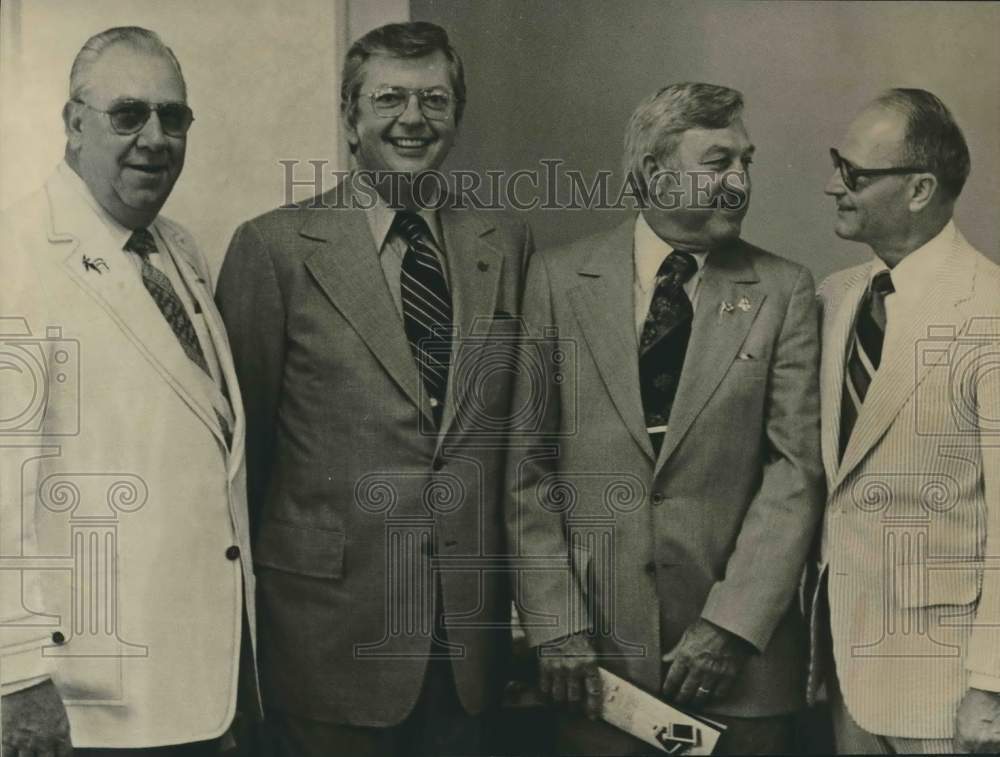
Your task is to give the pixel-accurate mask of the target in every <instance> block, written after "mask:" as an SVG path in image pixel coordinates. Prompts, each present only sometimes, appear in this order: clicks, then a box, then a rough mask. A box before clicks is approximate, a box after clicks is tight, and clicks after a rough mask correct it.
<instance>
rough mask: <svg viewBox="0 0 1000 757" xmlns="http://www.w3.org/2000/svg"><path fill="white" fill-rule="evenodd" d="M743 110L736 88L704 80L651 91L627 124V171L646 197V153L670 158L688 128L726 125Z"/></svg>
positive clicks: (625, 166) (720, 127)
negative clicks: (644, 166)
mask: <svg viewBox="0 0 1000 757" xmlns="http://www.w3.org/2000/svg"><path fill="white" fill-rule="evenodd" d="M742 112H743V95H742V94H740V93H739V92H737V91H736V90H735V89H730V88H729V87H721V86H718V85H716V84H704V83H701V82H680V83H677V84H671V85H669V86H666V87H664V88H663V89H661V90H659V91H658V92H656V93H654V94H652V95H650V96H649V97H647V98H646V99H645V100H643V101H642V102H641V103H639V107H638V108H636V109H635V112H634V113H633V114H632V117H631V118H630V119H629V122H628V126H627V127H626V128H625V156H624V158H623V160H622V164H623V168H624V169H625V175H626V177H628V176H629V175H631V176H632V178H633V179H634V180H635V182H636V185H637V186H638V188H639V190H640V192H641V193H642V196H643V198H646V197H647V196H648V192H649V188H648V187H647V186H646V179H645V177H644V176H643V173H642V163H643V159H644V158H645V157H646V155H653V156H655V157H656V158H658V159H660V160H666V159H667V158H669V157H671V156H672V155H673V152H674V150H675V149H676V147H677V143H678V142H679V141H680V136H681V134H682V133H683V132H685V131H687V130H688V129H724V128H726V127H727V126H729V125H730V124H732V123H733V121H735V120H736V119H737V118H739V117H740V115H741V114H742Z"/></svg>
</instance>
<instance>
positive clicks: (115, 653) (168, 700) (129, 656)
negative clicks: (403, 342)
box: [0, 175, 254, 747]
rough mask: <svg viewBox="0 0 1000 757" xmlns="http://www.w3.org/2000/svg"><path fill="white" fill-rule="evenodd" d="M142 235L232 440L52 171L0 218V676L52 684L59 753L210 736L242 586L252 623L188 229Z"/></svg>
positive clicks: (136, 289) (119, 255)
mask: <svg viewBox="0 0 1000 757" xmlns="http://www.w3.org/2000/svg"><path fill="white" fill-rule="evenodd" d="M155 224H156V227H157V228H158V229H159V231H160V233H161V235H162V237H163V238H164V239H165V240H166V243H167V247H168V249H167V250H161V252H162V253H164V254H169V255H170V256H171V257H172V258H173V262H174V264H175V265H176V267H177V270H178V271H179V273H180V275H181V277H182V278H183V280H184V283H185V284H186V286H187V288H188V289H189V291H190V293H191V295H192V298H193V299H194V301H195V302H197V305H198V307H199V308H200V309H201V311H202V313H203V314H204V317H205V322H206V324H207V327H208V331H209V333H210V335H211V339H212V344H213V347H214V351H215V353H216V354H217V355H218V359H219V363H220V367H221V370H222V374H223V376H224V377H225V382H226V386H227V389H228V394H229V397H230V398H231V408H232V413H233V417H234V421H235V422H234V427H233V431H234V434H233V442H232V447H231V448H227V445H226V442H225V439H224V437H223V434H222V430H221V428H220V426H219V422H218V419H217V417H216V414H215V412H214V410H213V400H217V399H218V398H217V397H215V396H214V395H215V393H217V392H219V391H220V390H219V388H218V386H217V385H216V384H215V383H214V382H212V381H211V380H210V379H208V377H207V376H206V374H205V373H204V372H203V371H202V370H201V369H200V368H198V367H197V366H196V365H195V364H194V363H193V362H192V361H191V360H190V359H189V358H188V357H187V356H186V355H185V353H184V351H183V349H182V348H181V346H180V343H179V342H178V340H177V338H176V337H175V336H174V334H173V332H172V331H171V329H170V327H169V325H168V324H167V322H166V320H165V319H164V317H163V315H162V313H161V312H160V310H159V309H158V308H157V306H156V304H155V303H154V302H153V300H152V298H151V297H150V296H149V294H148V292H147V291H146V290H145V288H144V287H143V285H142V282H141V280H140V278H139V275H138V273H137V271H136V269H135V267H134V265H133V264H132V262H131V261H130V260H129V259H128V258H127V257H126V254H125V253H124V252H122V251H121V250H120V249H116V248H115V245H114V244H112V243H111V242H110V234H109V232H108V229H107V226H106V225H105V224H104V222H103V221H102V220H101V219H100V217H99V216H98V215H97V214H96V213H95V212H94V210H93V209H92V208H90V207H89V206H88V205H87V204H86V202H85V201H84V199H83V198H82V197H81V196H79V195H78V194H76V193H75V190H74V188H73V187H72V186H71V185H69V184H68V183H67V182H66V180H65V177H61V176H58V175H57V176H56V177H54V178H53V179H51V180H50V181H49V182H48V183H47V184H46V186H45V188H44V189H43V190H42V191H40V192H39V193H37V194H35V195H33V196H31V197H29V198H28V199H27V200H25V201H23V202H22V203H20V204H18V205H16V206H15V207H13V208H11V209H10V210H9V211H7V212H6V213H5V214H4V215H3V217H2V226H0V228H2V232H0V233H2V243H0V256H2V268H3V271H4V275H3V279H2V284H0V314H2V315H3V316H4V319H5V320H4V322H3V323H4V325H5V333H4V352H5V357H6V365H7V366H8V367H11V368H12V370H9V371H3V373H2V378H3V381H4V384H3V388H2V389H0V397H2V399H0V403H2V407H3V411H4V412H2V413H0V416H2V417H3V419H4V428H3V433H2V439H3V444H4V445H5V447H6V448H5V450H4V453H3V469H2V474H3V484H2V497H3V499H2V508H3V509H2V516H3V520H2V523H0V531H2V533H0V537H2V545H3V553H2V557H3V558H4V563H3V565H4V568H5V570H3V571H0V581H2V582H3V585H2V589H3V590H2V592H0V596H2V602H3V605H2V608H3V609H2V610H0V616H2V618H3V621H4V628H3V629H2V630H0V633H2V641H3V652H4V653H5V659H4V662H3V664H2V667H3V676H4V681H3V682H4V683H6V684H9V685H14V684H16V682H17V681H18V680H25V679H28V678H31V677H32V676H37V675H43V674H46V673H48V674H51V676H52V677H53V679H54V681H55V683H56V685H57V686H58V688H59V691H60V693H61V695H62V697H63V699H64V700H65V702H66V704H67V710H68V712H69V718H70V724H71V727H72V735H73V743H74V745H76V746H83V747H86V746H103V747H140V746H157V745H162V744H171V743H180V742H189V741H198V740H202V739H209V738H212V737H215V736H219V735H220V734H221V733H222V732H223V731H225V729H226V728H227V727H228V725H229V723H230V721H231V720H232V718H233V714H234V711H235V706H236V690H237V674H238V667H239V659H240V637H241V630H242V622H241V621H242V613H243V606H244V604H243V603H244V592H243V587H244V586H246V588H247V591H246V595H245V598H246V610H247V613H248V615H249V617H250V619H251V621H252V619H253V617H254V602H253V596H254V590H253V589H254V576H253V570H252V567H251V564H250V551H249V546H250V544H249V541H250V540H249V525H248V519H247V513H246V490H245V470H244V462H243V411H242V405H241V403H240V394H239V390H238V388H237V385H236V376H235V371H234V368H233V364H232V360H231V357H230V354H229V348H228V344H227V340H226V334H225V331H224V329H223V325H222V321H221V319H220V318H219V315H218V313H217V311H216V309H215V306H214V304H213V302H212V297H211V285H210V283H209V277H208V273H207V266H206V265H205V261H204V259H203V258H202V257H201V255H200V254H199V252H198V250H197V248H196V247H195V246H194V244H193V243H192V241H191V239H190V237H189V236H188V235H187V234H186V232H185V231H184V230H183V229H182V228H181V227H180V226H178V225H177V224H175V223H173V222H171V221H169V220H167V219H165V218H162V217H161V218H158V219H157V220H156V222H155ZM85 259H86V260H88V261H90V262H91V263H94V262H95V261H97V260H98V259H99V260H101V261H103V265H101V266H99V269H98V270H94V269H93V268H91V267H88V266H85V265H84V260H85ZM19 566H20V567H22V568H23V567H30V568H33V570H27V571H23V572H22V570H21V569H19ZM251 625H252V623H251Z"/></svg>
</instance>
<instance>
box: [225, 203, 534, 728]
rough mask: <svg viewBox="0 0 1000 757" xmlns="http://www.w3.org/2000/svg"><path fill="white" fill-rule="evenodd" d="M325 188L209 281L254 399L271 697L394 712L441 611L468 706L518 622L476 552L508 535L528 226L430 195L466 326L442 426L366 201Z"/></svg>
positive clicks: (250, 412)
mask: <svg viewBox="0 0 1000 757" xmlns="http://www.w3.org/2000/svg"><path fill="white" fill-rule="evenodd" d="M317 199H318V203H317V202H314V201H310V202H308V203H304V204H303V205H300V206H296V207H291V208H282V209H278V210H275V211H272V212H270V213H267V214H265V215H263V216H261V217H259V218H256V219H254V220H251V221H248V222H247V223H245V224H243V225H242V226H240V227H239V229H237V231H236V233H235V235H234V237H233V241H232V244H231V245H230V248H229V252H228V255H227V257H226V260H225V263H224V265H223V268H222V272H221V276H220V281H219V287H218V299H219V303H220V308H221V310H222V314H223V318H224V319H225V321H226V323H227V326H228V328H229V329H230V338H231V341H232V345H233V354H234V357H235V360H236V367H237V371H238V373H239V376H240V384H241V387H242V390H243V395H244V401H245V405H246V408H247V424H248V425H247V451H248V461H249V463H248V470H249V471H250V476H249V479H248V485H249V502H250V509H251V517H252V520H253V529H254V534H253V535H254V549H255V555H256V556H257V559H258V560H259V563H258V565H259V571H258V572H259V581H260V600H261V604H262V612H263V617H262V620H261V624H260V626H261V631H262V636H261V645H262V653H261V656H262V671H263V672H262V676H263V687H264V698H265V704H266V705H267V706H269V707H274V708H278V709H281V710H285V711H288V712H292V713H296V714H299V715H302V716H305V717H309V718H313V719H318V720H323V721H327V722H335V723H349V724H352V725H363V726H388V725H394V724H396V723H399V722H400V721H402V720H403V719H404V718H405V717H406V715H407V714H408V713H409V712H410V710H411V709H412V707H413V705H414V704H415V702H416V701H417V697H418V695H419V693H420V688H421V684H422V682H423V678H424V670H425V668H426V665H427V659H428V653H429V650H430V647H431V632H432V629H433V627H434V625H435V618H436V617H437V616H438V614H439V613H442V614H443V618H444V619H443V623H444V625H445V627H446V630H447V636H448V640H449V642H451V643H453V644H455V645H456V654H457V659H456V660H455V663H454V671H455V680H456V686H457V689H458V694H459V697H460V699H461V701H462V703H463V705H464V706H465V707H466V709H467V710H468V711H470V712H478V711H480V710H482V709H483V708H484V707H485V706H486V705H487V704H488V703H489V702H490V701H493V700H495V699H496V698H497V697H498V696H499V694H500V691H501V688H502V683H503V680H504V678H503V676H504V665H505V660H506V654H507V647H508V641H509V635H510V634H509V625H508V622H509V607H510V599H509V591H508V590H507V577H506V575H505V574H504V573H503V572H502V571H501V570H498V569H497V565H496V564H495V563H496V560H495V559H494V560H493V563H494V564H493V567H492V569H487V567H486V566H488V564H489V563H490V558H491V556H492V557H493V558H495V557H496V556H497V555H499V554H502V553H503V551H504V549H505V547H504V532H503V525H502V519H501V516H500V510H499V508H500V504H501V495H502V490H503V486H502V475H503V471H504V464H505V452H504V444H503V441H502V438H501V437H500V434H501V433H502V431H503V429H504V428H505V426H506V415H507V413H508V410H509V408H508V403H509V401H510V376H511V371H510V370H509V369H504V366H509V365H510V364H511V363H512V361H513V358H514V351H515V349H516V344H517V340H516V329H514V328H513V327H514V326H515V325H516V320H515V319H513V318H511V317H510V316H513V315H515V314H517V313H518V312H519V310H520V306H521V291H522V284H523V279H524V270H525V262H526V259H527V257H528V255H529V254H530V252H531V238H530V234H529V232H528V229H527V227H526V226H525V225H524V224H523V223H515V222H512V221H511V220H509V219H507V218H505V217H504V216H502V215H499V214H490V215H481V214H477V213H473V212H471V211H465V210H456V209H452V208H444V209H442V210H441V213H440V221H441V227H442V230H443V233H444V242H445V245H444V246H445V248H446V249H445V258H446V265H447V268H448V278H449V281H450V282H451V290H452V298H453V301H454V308H455V326H456V328H457V329H458V333H459V338H457V339H456V340H455V350H454V353H453V355H452V369H451V374H450V375H451V386H450V387H449V391H448V393H447V402H446V407H445V410H444V418H443V421H442V428H441V430H440V432H438V431H437V430H436V429H434V428H433V425H432V415H431V409H430V406H429V404H428V398H427V397H426V396H425V393H424V392H423V390H422V387H421V385H420V379H419V376H418V373H417V369H416V365H415V363H414V360H413V355H412V353H411V350H410V346H409V344H408V342H407V340H406V335H405V332H404V328H403V322H402V319H401V317H400V315H399V313H398V311H397V309H396V307H395V306H394V304H393V301H392V297H391V295H390V292H389V289H388V287H387V286H386V282H385V278H384V276H383V273H382V269H381V267H380V265H379V260H378V255H377V251H376V249H375V244H374V242H373V239H372V235H371V232H370V230H369V227H368V224H367V221H366V218H365V214H364V211H362V210H360V209H351V208H350V205H351V195H350V190H349V188H347V187H345V186H344V185H341V186H339V187H337V188H335V189H334V190H332V191H331V192H328V193H327V194H325V195H323V196H321V197H320V198H317ZM317 204H318V205H320V206H324V207H315V206H316V205H317ZM495 369H496V370H495ZM438 586H440V591H436V590H435V589H436V587H438ZM437 596H440V597H441V598H443V603H441V604H443V606H440V605H439V604H438V603H437V602H436V597H437Z"/></svg>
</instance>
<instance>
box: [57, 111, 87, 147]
mask: <svg viewBox="0 0 1000 757" xmlns="http://www.w3.org/2000/svg"><path fill="white" fill-rule="evenodd" d="M62 117H63V126H64V128H65V131H66V141H67V142H68V143H69V146H70V148H72V149H77V148H79V146H80V142H81V140H82V139H83V128H82V126H83V125H82V121H83V106H82V105H81V104H80V103H77V102H74V101H73V100H67V101H66V104H65V105H63V109H62Z"/></svg>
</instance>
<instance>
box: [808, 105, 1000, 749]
mask: <svg viewBox="0 0 1000 757" xmlns="http://www.w3.org/2000/svg"><path fill="white" fill-rule="evenodd" d="M830 152H831V155H832V157H833V162H834V171H833V174H832V176H831V177H830V181H829V183H828V184H827V186H826V193H827V194H828V195H830V196H831V197H833V198H834V200H835V201H836V204H837V219H836V224H835V226H834V230H835V231H836V233H837V235H838V236H840V237H842V238H844V239H851V240H854V241H857V242H863V243H865V244H867V245H869V246H870V247H871V248H872V252H873V253H874V258H873V259H872V260H871V261H869V262H867V263H863V264H862V265H859V266H855V267H853V268H848V269H846V270H844V271H840V272H838V273H835V274H833V275H832V276H830V277H829V278H828V279H827V280H826V281H825V282H823V284H822V286H821V287H820V298H821V300H822V306H823V366H822V371H821V386H822V390H821V396H822V406H823V462H824V466H825V468H826V476H827V482H828V488H829V503H828V505H827V512H826V521H825V527H824V532H823V547H822V560H821V573H820V575H821V576H822V577H823V579H822V580H821V582H820V583H819V586H818V601H817V602H815V603H814V607H815V608H816V612H815V613H814V616H815V617H814V628H815V630H816V631H817V635H818V640H819V642H820V643H819V644H817V652H818V654H817V658H818V660H822V659H823V658H829V657H830V655H831V651H832V658H833V659H832V660H827V663H828V664H827V666H826V667H827V668H828V669H827V675H826V683H827V689H828V691H829V692H830V695H831V697H830V698H831V702H832V705H833V715H834V727H835V735H836V739H837V749H838V751H840V752H846V753H872V754H884V753H895V752H909V753H939V752H946V753H947V752H956V751H973V752H992V753H995V752H996V751H997V750H998V749H1000V569H998V568H1000V565H998V564H997V555H998V554H1000V436H998V433H1000V426H998V424H997V420H996V419H997V408H1000V371H997V369H996V366H997V364H998V363H1000V348H998V343H1000V268H998V267H997V266H996V265H995V264H993V263H992V262H990V261H989V260H987V259H986V258H985V257H983V256H982V255H981V254H980V253H979V252H977V251H976V250H975V249H974V248H973V247H972V246H971V245H970V244H969V243H968V242H967V241H966V240H965V238H964V237H963V236H962V234H961V233H960V232H959V230H958V229H957V227H956V226H955V223H954V221H953V220H952V213H953V211H954V207H955V201H956V200H957V199H958V196H959V194H960V193H961V191H962V188H963V186H964V184H965V179H966V177H967V176H968V174H969V166H970V159H969V150H968V147H967V146H966V143H965V138H964V137H963V135H962V132H961V130H960V129H959V127H958V125H957V124H956V123H955V120H954V119H953V118H952V115H951V113H950V112H949V111H948V108H946V107H945V105H944V103H942V102H941V101H940V100H939V99H938V98H937V97H935V96H934V95H932V94H931V93H930V92H926V91H924V90H920V89H893V90H889V91H888V92H886V93H885V94H883V95H882V96H880V97H879V98H878V99H877V100H875V101H874V102H873V103H871V104H870V105H869V106H867V107H866V108H865V109H864V110H863V111H862V112H861V113H860V115H858V117H857V118H856V119H855V120H854V121H853V122H852V123H851V125H850V127H849V128H848V130H847V134H846V136H845V138H844V141H843V142H842V144H841V145H840V147H839V148H837V149H832V150H831V151H830ZM831 643H832V650H831V649H830V647H831ZM829 663H832V664H829ZM813 678H814V681H813V686H812V687H811V688H813V689H815V684H816V683H817V680H816V679H818V676H813Z"/></svg>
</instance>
